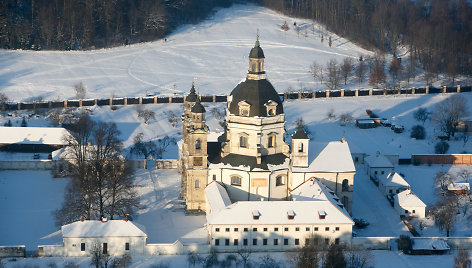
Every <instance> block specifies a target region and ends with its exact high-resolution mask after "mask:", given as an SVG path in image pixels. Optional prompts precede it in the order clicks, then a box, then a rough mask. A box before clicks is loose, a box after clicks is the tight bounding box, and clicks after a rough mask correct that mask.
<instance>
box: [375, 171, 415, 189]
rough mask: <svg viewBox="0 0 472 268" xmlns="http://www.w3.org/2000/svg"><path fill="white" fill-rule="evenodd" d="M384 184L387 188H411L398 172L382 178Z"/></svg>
mask: <svg viewBox="0 0 472 268" xmlns="http://www.w3.org/2000/svg"><path fill="white" fill-rule="evenodd" d="M381 180H382V184H383V185H385V186H393V187H395V186H406V187H410V184H408V182H406V181H405V179H403V177H402V176H400V174H398V173H397V172H390V173H389V174H388V175H387V176H385V177H382V179H381Z"/></svg>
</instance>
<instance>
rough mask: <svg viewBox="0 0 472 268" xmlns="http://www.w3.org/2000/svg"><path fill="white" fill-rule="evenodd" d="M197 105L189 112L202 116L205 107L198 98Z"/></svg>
mask: <svg viewBox="0 0 472 268" xmlns="http://www.w3.org/2000/svg"><path fill="white" fill-rule="evenodd" d="M196 100H197V103H195V104H194V105H193V106H192V109H191V110H190V111H191V112H192V113H197V114H203V113H204V112H205V107H203V105H202V104H201V103H200V100H198V98H197V99H196Z"/></svg>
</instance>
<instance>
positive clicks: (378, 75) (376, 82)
mask: <svg viewBox="0 0 472 268" xmlns="http://www.w3.org/2000/svg"><path fill="white" fill-rule="evenodd" d="M384 69H385V59H384V57H383V56H381V55H380V54H376V56H375V57H374V59H373V65H372V69H371V71H370V77H369V84H370V85H371V86H375V87H381V86H382V85H384V84H385V82H386V79H387V78H386V75H385V71H384Z"/></svg>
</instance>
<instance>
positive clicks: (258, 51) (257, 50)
mask: <svg viewBox="0 0 472 268" xmlns="http://www.w3.org/2000/svg"><path fill="white" fill-rule="evenodd" d="M249 58H258V59H261V58H265V57H264V51H262V48H261V46H260V45H259V40H257V41H256V44H255V46H254V47H253V48H252V49H251V52H249Z"/></svg>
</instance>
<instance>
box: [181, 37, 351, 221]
mask: <svg viewBox="0 0 472 268" xmlns="http://www.w3.org/2000/svg"><path fill="white" fill-rule="evenodd" d="M264 58H265V56H264V51H263V50H262V48H261V46H260V44H259V40H258V39H257V41H256V43H255V46H254V47H253V48H252V49H251V51H250V53H249V70H248V74H247V77H246V79H245V80H244V81H242V82H241V83H239V84H238V85H237V86H236V87H235V88H234V89H233V91H232V92H231V94H230V95H229V96H228V100H227V107H226V128H225V131H224V132H222V133H214V132H210V131H209V129H208V127H207V126H206V124H205V108H204V107H203V105H202V104H201V103H200V99H199V96H198V95H197V94H196V92H195V88H194V86H193V85H192V88H191V90H190V93H189V94H188V95H187V96H186V98H185V100H184V105H185V108H184V113H183V115H182V122H183V123H182V127H183V129H182V136H183V138H182V140H181V141H180V142H179V158H180V172H181V174H182V188H181V196H182V198H183V199H184V200H185V202H186V205H187V210H188V211H205V212H206V213H207V214H209V213H211V208H210V207H209V204H208V203H209V202H208V198H209V197H208V196H206V193H205V192H206V191H205V188H206V187H207V185H210V184H211V183H212V182H217V184H219V185H220V186H221V187H222V188H224V191H225V192H226V193H227V196H228V197H229V199H230V201H231V203H235V202H242V201H289V200H291V201H294V200H295V199H296V197H295V196H292V194H291V192H292V191H293V190H294V189H296V188H297V187H298V186H300V185H302V184H304V183H305V182H307V181H309V180H313V179H316V180H317V181H319V182H320V183H321V184H322V185H323V187H324V186H326V187H327V189H329V191H330V192H331V193H332V194H333V195H335V196H337V197H336V199H337V200H339V204H340V206H341V207H343V209H344V210H345V211H347V212H348V213H349V214H351V212H352V197H353V184H354V174H355V166H354V163H353V161H352V156H351V153H350V150H349V146H348V143H347V142H346V140H345V139H344V138H342V139H341V140H338V141H332V142H324V143H323V142H316V141H310V138H309V137H308V135H307V134H306V133H305V131H304V130H303V128H302V127H301V126H299V127H298V129H296V131H295V132H294V133H293V134H292V135H291V146H289V144H288V143H287V142H286V139H285V136H286V129H285V114H284V107H283V102H282V100H281V98H280V96H279V95H278V94H277V91H276V90H275V89H274V87H273V86H272V84H271V83H270V82H269V80H267V77H266V73H265V71H264ZM220 186H219V187H220ZM225 195H226V194H225Z"/></svg>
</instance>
